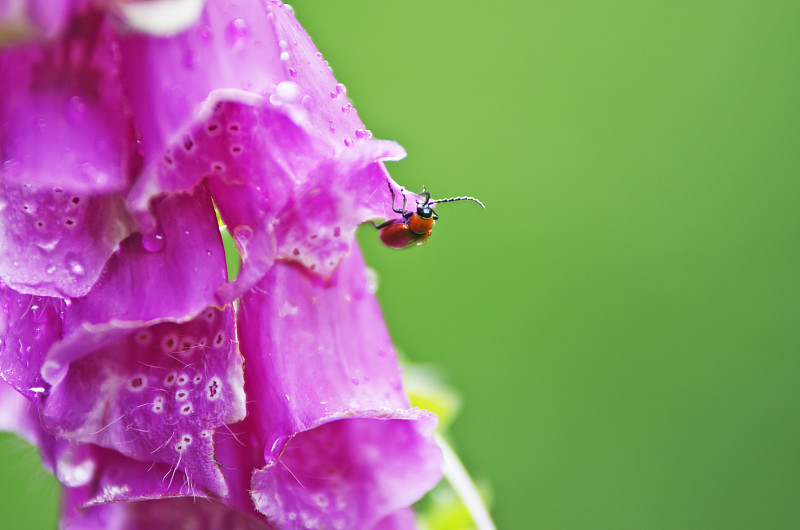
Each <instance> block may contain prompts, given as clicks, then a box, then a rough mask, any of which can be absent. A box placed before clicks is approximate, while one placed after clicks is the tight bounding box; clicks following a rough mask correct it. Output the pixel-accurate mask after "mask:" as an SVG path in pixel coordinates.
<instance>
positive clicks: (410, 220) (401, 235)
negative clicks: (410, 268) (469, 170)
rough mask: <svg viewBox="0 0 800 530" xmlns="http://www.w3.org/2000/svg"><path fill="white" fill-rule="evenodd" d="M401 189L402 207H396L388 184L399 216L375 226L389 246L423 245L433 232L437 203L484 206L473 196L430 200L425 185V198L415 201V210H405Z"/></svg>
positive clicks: (390, 188)
mask: <svg viewBox="0 0 800 530" xmlns="http://www.w3.org/2000/svg"><path fill="white" fill-rule="evenodd" d="M403 191H405V190H404V189H403V188H400V193H401V194H402V195H403V207H402V208H401V209H397V208H395V207H394V190H393V189H392V185H391V184H389V192H390V193H391V194H392V211H393V212H395V213H399V214H400V217H396V218H394V219H389V220H388V221H386V222H385V223H382V224H380V225H377V226H376V227H375V228H377V229H378V230H380V238H381V241H382V242H383V244H384V245H386V246H387V247H390V248H408V247H413V246H414V245H423V244H424V243H425V241H427V240H428V238H429V237H430V235H431V232H433V223H434V221H436V219H438V218H439V216H438V215H436V212H435V211H434V209H433V207H434V206H435V205H437V204H439V203H442V202H453V201H474V202H477V203H478V204H480V205H481V208H484V209H485V208H486V207H485V206H484V205H483V203H482V202H481V201H479V200H478V199H476V198H475V197H450V198H448V199H433V200H431V194H430V193H429V192H428V191H427V190H426V189H425V186H422V195H424V196H425V199H424V200H421V201H419V202H417V209H416V211H410V212H406V202H407V198H406V196H405V193H403Z"/></svg>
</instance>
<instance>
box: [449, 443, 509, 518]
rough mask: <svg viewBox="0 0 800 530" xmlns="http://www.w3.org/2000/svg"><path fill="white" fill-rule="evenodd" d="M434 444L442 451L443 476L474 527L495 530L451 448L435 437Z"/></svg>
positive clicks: (467, 475) (470, 480) (487, 511)
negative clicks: (461, 503)
mask: <svg viewBox="0 0 800 530" xmlns="http://www.w3.org/2000/svg"><path fill="white" fill-rule="evenodd" d="M435 440H436V444H437V445H438V446H439V449H441V450H442V458H443V460H444V476H445V477H446V478H447V481H448V482H449V483H450V485H451V486H452V487H453V489H454V490H455V492H456V494H458V496H459V498H460V499H461V502H463V503H464V506H465V507H466V508H467V511H468V512H469V514H470V515H471V516H472V520H473V521H474V522H475V527H476V528H477V529H478V530H496V529H495V526H494V522H493V521H492V518H491V516H490V515H489V510H487V509H486V505H485V504H484V503H483V500H482V499H481V496H480V494H479V493H478V489H477V488H476V487H475V483H474V482H472V478H470V476H469V473H467V470H466V468H465V467H464V464H462V463H461V460H459V458H458V455H456V453H455V451H453V448H452V447H450V445H449V444H448V443H447V442H446V441H445V439H444V438H442V437H441V436H439V435H438V434H436V435H435Z"/></svg>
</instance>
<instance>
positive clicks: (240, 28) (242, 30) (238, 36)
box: [225, 18, 250, 46]
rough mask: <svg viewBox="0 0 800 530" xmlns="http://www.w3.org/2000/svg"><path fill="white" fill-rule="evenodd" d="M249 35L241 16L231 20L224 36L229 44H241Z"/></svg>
mask: <svg viewBox="0 0 800 530" xmlns="http://www.w3.org/2000/svg"><path fill="white" fill-rule="evenodd" d="M249 35H250V29H249V28H248V27H247V22H246V21H245V20H244V19H242V18H237V19H234V20H231V22H230V23H229V24H228V27H227V29H226V30H225V38H226V39H227V40H228V43H229V44H230V45H231V46H237V45H241V44H243V42H244V40H245V39H246V38H247V37H248V36H249Z"/></svg>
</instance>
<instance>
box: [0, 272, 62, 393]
mask: <svg viewBox="0 0 800 530" xmlns="http://www.w3.org/2000/svg"><path fill="white" fill-rule="evenodd" d="M62 311H63V302H62V301H61V300H60V299H58V298H50V297H46V296H34V295H29V294H20V293H18V292H16V291H14V290H13V289H11V288H10V287H8V286H6V285H3V284H2V282H0V377H2V378H3V380H4V381H6V382H7V383H8V384H9V385H11V386H12V387H14V388H15V389H16V390H17V391H18V392H19V393H20V394H22V395H24V396H25V397H27V398H28V399H29V400H31V401H35V400H36V399H37V396H38V395H40V394H42V393H44V392H45V391H46V390H47V389H48V388H50V385H49V384H48V383H47V382H45V380H44V378H43V377H42V374H41V367H42V363H43V362H44V359H45V356H46V354H47V352H48V350H50V348H51V347H52V346H53V344H54V343H56V342H57V341H58V340H59V339H60V338H61V327H62V326H61V312H62Z"/></svg>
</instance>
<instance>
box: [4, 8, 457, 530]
mask: <svg viewBox="0 0 800 530" xmlns="http://www.w3.org/2000/svg"><path fill="white" fill-rule="evenodd" d="M0 43H2V44H3V45H4V47H2V48H0V80H2V94H3V98H2V100H0V149H1V150H2V167H1V168H0V171H1V172H0V377H2V379H3V380H4V381H5V383H0V410H2V411H3V412H2V414H0V427H1V428H4V429H8V430H13V431H15V432H17V433H19V434H20V435H22V436H23V437H25V438H26V439H28V440H29V441H31V442H32V443H34V444H35V445H37V446H38V447H39V449H40V452H41V455H42V460H43V463H44V464H45V466H46V467H47V468H48V469H50V470H51V471H52V472H53V473H54V474H55V476H56V477H57V478H58V480H59V481H60V482H61V484H62V485H63V510H62V519H61V526H62V528H74V529H79V528H80V529H83V528H87V529H95V528H97V529H100V528H110V527H114V528H131V529H133V528H148V529H157V528H209V529H210V528H242V529H250V528H318V529H354V528H359V529H361V528H364V529H369V528H382V529H391V528H398V529H399V528H412V527H413V525H414V517H413V513H412V512H411V510H410V508H409V506H410V505H411V503H413V502H414V501H416V500H417V499H419V498H420V497H421V496H422V495H423V494H424V493H425V492H426V491H427V490H428V489H430V488H431V487H433V485H435V484H436V483H437V482H438V480H439V478H440V477H441V473H442V471H441V455H440V452H439V449H438V448H437V447H436V445H435V443H434V441H433V438H432V431H433V429H434V427H435V425H436V418H435V416H433V415H432V414H430V413H428V412H425V411H422V410H419V409H415V408H412V407H411V406H410V404H409V401H408V398H407V397H406V394H405V392H404V389H403V386H402V382H401V372H400V368H399V366H398V363H397V358H396V353H395V350H394V347H393V346H392V343H391V340H390V337H389V335H388V332H387V329H386V326H385V324H384V322H383V318H382V315H381V311H380V308H379V306H378V303H377V300H376V298H375V295H374V292H375V285H374V280H373V279H372V278H371V277H370V275H369V274H368V271H367V268H366V265H365V264H364V262H363V259H362V258H361V255H360V252H359V250H358V247H357V245H356V243H355V241H354V233H355V229H356V227H357V226H358V225H359V224H361V223H363V222H366V221H368V220H373V219H385V218H387V217H389V216H391V215H392V211H391V206H390V204H391V200H390V190H389V189H387V182H389V185H390V186H391V187H392V188H393V189H395V190H398V187H397V186H396V184H395V183H394V182H393V181H392V180H391V178H390V177H389V175H388V173H387V172H386V169H385V167H384V164H383V161H384V160H397V159H400V158H402V157H403V156H404V154H405V153H404V151H403V149H402V148H401V147H400V146H399V145H397V144H395V143H394V142H390V141H384V140H375V139H372V134H371V133H370V132H369V131H368V130H366V129H365V127H364V125H363V123H362V122H361V120H360V119H359V117H358V114H357V112H356V110H355V109H354V108H353V106H352V104H351V103H350V102H349V100H348V98H347V95H346V90H345V87H344V86H343V85H341V84H339V83H337V82H336V79H335V78H334V77H333V75H332V73H331V70H330V68H329V67H328V65H327V63H326V62H325V61H324V60H323V59H322V56H321V54H320V53H319V52H317V50H316V48H315V47H314V45H313V43H312V42H311V39H310V38H309V37H308V35H307V34H306V33H305V31H304V30H303V28H302V27H301V26H300V25H299V23H298V22H297V21H296V19H295V17H294V14H293V13H292V11H291V8H289V7H288V6H286V5H283V4H281V3H280V2H279V1H277V0H269V1H264V0H240V1H233V0H207V1H205V2H203V1H202V0H157V1H152V0H148V1H130V0H127V1H126V0H105V1H96V0H31V1H28V2H14V1H4V0H0ZM217 215H219V217H220V218H221V219H222V220H223V222H224V223H225V224H226V225H227V228H228V230H229V231H230V233H231V234H233V237H234V240H235V242H236V244H237V246H238V249H239V252H240V254H241V257H242V270H241V274H240V275H239V277H238V279H236V281H235V282H229V281H228V277H227V269H226V260H225V251H224V248H223V243H222V238H221V236H220V228H219V224H218V220H217ZM132 501H139V502H132Z"/></svg>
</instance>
